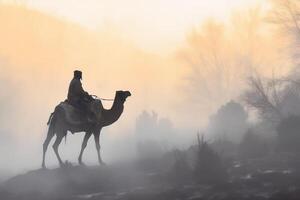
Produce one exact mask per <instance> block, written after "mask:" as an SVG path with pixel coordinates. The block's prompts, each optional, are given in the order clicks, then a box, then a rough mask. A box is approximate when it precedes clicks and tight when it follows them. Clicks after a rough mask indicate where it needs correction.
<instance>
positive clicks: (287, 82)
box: [242, 75, 300, 122]
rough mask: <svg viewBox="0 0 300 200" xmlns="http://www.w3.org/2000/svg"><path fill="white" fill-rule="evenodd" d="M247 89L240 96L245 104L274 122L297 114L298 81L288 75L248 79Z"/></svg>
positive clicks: (299, 88)
mask: <svg viewBox="0 0 300 200" xmlns="http://www.w3.org/2000/svg"><path fill="white" fill-rule="evenodd" d="M248 85H249V89H248V90H246V91H245V92H244V93H243V95H242V98H243V100H244V102H245V103H246V105H248V106H249V107H250V108H253V109H255V110H256V111H257V112H258V114H259V116H260V117H262V118H265V119H268V120H271V121H274V122H278V121H280V120H282V119H283V118H284V117H287V116H290V115H295V114H296V115H298V114H300V113H299V112H298V107H299V106H298V104H299V102H300V81H299V80H297V79H293V77H291V76H288V77H284V78H277V79H276V78H274V77H273V78H270V79H268V78H262V77H260V76H258V75H257V76H252V77H250V78H249V79H248Z"/></svg>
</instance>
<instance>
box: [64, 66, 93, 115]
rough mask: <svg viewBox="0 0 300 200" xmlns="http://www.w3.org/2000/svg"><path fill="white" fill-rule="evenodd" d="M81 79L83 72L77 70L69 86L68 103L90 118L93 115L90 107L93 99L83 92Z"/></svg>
mask: <svg viewBox="0 0 300 200" xmlns="http://www.w3.org/2000/svg"><path fill="white" fill-rule="evenodd" d="M81 79H82V72H81V71H79V70H75V71H74V77H73V79H72V81H71V82H70V85H69V91H68V102H69V103H70V104H71V105H73V106H74V107H76V108H78V109H79V110H82V111H83V112H84V113H86V114H87V115H88V116H89V118H90V117H91V116H92V115H91V111H90V110H89V108H88V105H89V103H90V102H91V101H93V97H92V96H91V95H89V93H88V92H86V91H84V90H83V88H82V84H81Z"/></svg>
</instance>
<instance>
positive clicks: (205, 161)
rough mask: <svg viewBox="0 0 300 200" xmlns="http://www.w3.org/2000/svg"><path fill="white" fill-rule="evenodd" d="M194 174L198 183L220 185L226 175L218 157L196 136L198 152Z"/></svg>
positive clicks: (202, 139)
mask: <svg viewBox="0 0 300 200" xmlns="http://www.w3.org/2000/svg"><path fill="white" fill-rule="evenodd" d="M196 159H197V160H196V163H195V168H194V173H195V178H196V180H197V182H199V183H222V182H224V181H226V178H227V173H226V169H225V168H224V167H223V164H222V160H221V158H220V156H219V155H218V154H217V153H216V152H215V151H214V150H213V149H212V148H211V147H210V146H209V144H208V143H207V142H206V141H204V138H203V136H202V137H201V139H200V138H199V135H198V152H197V158H196Z"/></svg>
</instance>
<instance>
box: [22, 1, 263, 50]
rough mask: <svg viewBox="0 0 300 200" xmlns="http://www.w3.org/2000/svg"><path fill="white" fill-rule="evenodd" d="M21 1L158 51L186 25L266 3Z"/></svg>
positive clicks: (173, 45) (171, 46)
mask: <svg viewBox="0 0 300 200" xmlns="http://www.w3.org/2000/svg"><path fill="white" fill-rule="evenodd" d="M18 2H22V0H21V1H18ZM24 4H26V5H28V6H29V7H34V8H37V9H40V10H42V11H45V12H47V13H50V14H53V15H56V16H61V17H63V18H65V19H68V20H70V21H74V22H76V23H79V24H81V25H83V26H85V27H88V28H90V29H97V28H102V27H105V28H115V29H119V30H121V31H120V32H121V33H122V37H124V38H126V39H129V40H132V41H133V42H135V43H136V44H137V45H138V46H139V47H141V48H143V49H145V50H147V51H151V52H160V53H169V52H170V51H172V50H174V49H175V48H176V45H178V43H180V42H182V41H183V40H184V39H185V34H186V30H187V29H189V28H191V27H193V26H198V25H199V24H200V23H201V21H203V20H204V19H206V18H208V17H214V18H216V19H218V20H221V21H226V20H228V18H230V15H231V13H232V11H234V10H240V9H244V8H247V7H255V6H260V7H262V8H263V9H267V7H268V4H267V1H266V0H209V1H207V0H184V1H183V0H127V1H119V0H86V1H76V0H63V1H62V0H51V1H46V0H26V1H25V0H24Z"/></svg>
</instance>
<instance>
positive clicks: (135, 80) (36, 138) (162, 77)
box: [0, 1, 300, 181]
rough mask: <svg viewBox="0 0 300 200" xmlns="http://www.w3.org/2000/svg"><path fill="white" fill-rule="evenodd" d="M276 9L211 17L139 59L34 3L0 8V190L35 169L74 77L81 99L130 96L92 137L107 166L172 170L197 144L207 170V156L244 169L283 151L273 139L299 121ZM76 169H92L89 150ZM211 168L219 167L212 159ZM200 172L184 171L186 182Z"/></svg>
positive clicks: (141, 52)
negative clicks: (78, 77)
mask: <svg viewBox="0 0 300 200" xmlns="http://www.w3.org/2000/svg"><path fill="white" fill-rule="evenodd" d="M278 2H279V1H274V2H271V3H270V4H268V5H269V6H270V7H268V9H266V8H265V7H264V6H262V5H265V4H262V5H256V6H253V7H249V6H248V7H247V6H245V7H242V8H239V9H238V10H231V11H230V17H228V18H226V20H220V18H217V17H213V16H212V17H207V18H205V19H203V20H199V22H197V25H196V26H192V25H191V26H189V27H186V26H187V25H185V29H184V36H183V39H182V40H176V42H175V40H172V42H171V40H170V46H172V48H167V49H169V50H168V51H167V53H166V48H163V47H162V48H161V51H160V50H157V49H159V48H158V46H156V47H155V48H153V46H152V47H149V46H148V47H149V48H143V45H141V37H139V36H136V35H140V34H141V33H139V34H136V35H135V34H132V32H131V31H132V30H131V31H128V32H124V31H125V30H124V29H122V27H118V25H116V24H114V23H109V22H108V23H107V24H106V25H105V26H101V27H98V28H96V29H91V28H88V27H86V26H83V25H82V24H80V23H78V22H77V21H76V20H69V19H68V18H64V17H61V16H59V15H55V14H53V13H52V14H51V13H49V12H46V11H45V10H44V9H40V7H39V6H32V5H35V4H34V3H33V4H31V3H29V4H26V3H24V4H23V3H21V4H17V3H7V2H6V3H0V26H1V33H0V44H1V45H0V69H1V74H0V88H1V90H0V91H1V93H0V107H1V113H0V156H1V165H0V177H1V178H0V181H2V180H6V179H8V178H10V177H12V176H13V175H16V174H19V173H24V172H27V171H28V170H33V169H39V168H40V166H41V159H42V143H43V141H44V139H45V137H46V134H47V129H48V127H47V124H46V123H47V121H48V119H49V116H50V113H52V112H53V111H54V108H55V106H56V105H57V104H59V103H60V102H61V101H64V100H65V99H66V96H67V89H68V86H69V82H70V80H71V79H72V76H73V71H74V70H76V69H79V70H82V72H83V80H82V82H83V87H84V89H85V90H86V91H88V92H89V93H90V94H95V95H97V96H98V97H101V98H113V97H114V95H115V91H117V90H129V91H130V92H131V94H132V96H131V97H128V99H127V101H126V102H125V104H124V107H125V109H124V112H123V114H122V116H121V117H120V119H119V120H118V121H117V122H116V123H114V124H113V125H111V126H109V127H106V128H104V129H103V130H102V132H101V136H100V138H101V139H100V144H101V153H102V157H103V160H104V161H105V162H106V163H108V164H112V165H113V164H115V163H120V162H123V163H124V162H132V163H134V162H136V161H141V163H142V165H143V164H145V163H150V165H151V161H153V160H155V159H158V158H159V159H161V157H163V158H165V160H164V159H163V158H162V159H161V160H155V161H156V162H157V163H159V166H160V167H161V166H165V165H168V166H169V163H167V162H168V161H169V160H174V159H173V158H172V159H170V157H172V156H170V155H173V154H174V155H175V157H176V159H177V160H176V159H175V163H176V162H177V161H178V162H179V163H181V161H182V160H181V158H190V157H193V156H195V148H196V147H195V145H196V146H197V144H198V145H199V147H200V146H201V147H203V149H206V148H207V149H208V150H205V152H206V153H207V152H208V154H209V155H211V156H212V157H213V158H214V156H216V155H215V154H214V153H210V152H213V151H216V152H217V153H220V154H222V156H224V157H225V158H228V157H230V158H231V157H234V158H238V159H240V158H243V159H244V158H245V159H247V158H253V157H259V158H261V156H265V155H266V154H267V152H274V151H275V150H278V149H285V148H287V146H289V145H288V144H289V142H290V140H288V139H286V138H285V136H282V135H284V134H283V133H284V132H285V130H287V128H286V127H289V126H293V125H295V126H296V124H297V120H298V118H297V116H298V115H299V114H300V109H299V105H298V102H299V99H300V97H299V94H298V93H299V87H298V85H299V84H298V80H299V77H298V75H299V70H298V62H299V61H298V59H297V56H295V55H297V52H298V46H299V45H298V44H299V37H297V35H296V36H295V29H296V28H297V27H296V28H295V27H293V23H292V22H291V21H288V20H289V18H288V17H287V18H285V19H284V20H287V21H284V20H283V19H282V18H278V16H283V15H278V12H280V11H282V10H283V11H286V10H284V9H285V7H281V4H278ZM296 8H298V7H296V6H295V10H296ZM164 9H165V8H164ZM275 11H276V12H275ZM277 11H278V12H277ZM125 13H126V12H125ZM279 14H280V13H279ZM281 14H282V13H281ZM282 21H284V22H286V24H284V22H282ZM146 22H147V21H145V23H146ZM181 29H182V27H181ZM153 31H154V32H155V30H153ZM160 31H162V30H158V32H160ZM131 34H132V35H131ZM156 34H158V33H156ZM164 34H166V33H164ZM124 35H130V37H124ZM154 35H155V34H154ZM135 36H136V40H135ZM150 36H151V35H147V37H150ZM144 37H146V36H145V35H144V36H143V37H142V40H146V38H144ZM170 37H172V36H171V35H170ZM149 40H150V41H153V38H149ZM145 44H147V43H145ZM155 44H157V43H155ZM152 45H153V44H152ZM164 45H166V43H164ZM150 46H151V45H150ZM149 49H151V50H149ZM153 49H155V51H154V50H153ZM170 49H171V50H170ZM102 103H103V104H104V106H105V108H110V107H111V106H112V102H111V101H103V102H102ZM290 123H291V124H292V125H291V124H290ZM196 133H201V135H202V139H201V140H200V139H199V138H200V134H199V135H198V137H199V138H198V140H197V137H196ZM293 134H294V132H292V133H291V135H293ZM277 135H278V137H277ZM83 136H84V133H76V134H74V135H72V134H71V133H69V134H68V135H67V138H66V140H64V141H63V142H62V143H61V145H60V149H59V152H60V154H61V156H62V158H63V160H67V161H69V162H71V163H72V164H74V165H76V164H77V158H78V155H79V151H80V147H81V143H82V139H83ZM278 138H284V139H283V140H280V139H278ZM52 143H53V141H52ZM52 143H51V144H50V146H51V145H52ZM207 145H208V146H207ZM276 145H279V147H277V146H276ZM253 146H254V147H253ZM200 149H201V148H200ZM210 149H213V150H210ZM254 149H256V150H257V151H254ZM266 149H267V150H266ZM170 152H171V153H170ZM201 155H202V154H201ZM268 155H269V154H268ZM164 156H165V157H164ZM201 158H202V157H201ZM83 159H84V161H85V163H86V164H87V165H91V166H94V165H98V163H97V154H96V148H95V144H94V141H93V139H90V141H89V143H88V146H87V149H86V151H85V153H84V156H83ZM46 160H47V161H46V162H47V166H49V168H56V167H58V163H57V159H56V156H55V154H54V152H53V149H52V148H49V149H48V153H47V158H46ZM149 160H150V162H149ZM187 160H188V159H187ZM191 160H192V161H190V160H189V161H187V162H188V163H189V162H191V163H193V162H195V161H194V160H195V159H194V160H193V159H191ZM213 160H215V161H212V162H216V163H217V165H218V166H219V163H218V162H219V161H218V156H216V158H215V159H213ZM232 160H233V158H232ZM220 162H221V161H220ZM141 163H140V164H141ZM153 163H155V162H153ZM153 163H152V164H153ZM166 163H167V164H166ZM183 163H184V162H183ZM213 164H215V163H213ZM157 165H158V164H157ZM180 166H181V165H180ZM220 166H221V164H220ZM181 167H182V166H181ZM202 167H203V166H201V165H200V166H199V165H198V164H197V163H196V164H195V170H196V171H197V170H199V171H201V170H202ZM128 168H130V167H128ZM159 169H160V168H159ZM168 169H169V168H168ZM172 169H173V168H172ZM176 169H177V168H176ZM180 169H181V170H182V168H180ZM114 170H115V169H114ZM118 170H120V169H117V172H119V171H118ZM216 170H219V171H222V170H223V169H219V168H216ZM120 171H122V170H120ZM180 172H181V171H180ZM222 172H223V171H222ZM128 173H129V174H130V173H133V172H131V171H130V172H128ZM170 173H171V174H172V173H175V174H176V172H173V171H171V172H170ZM197 173H198V171H197ZM220 173H221V172H220ZM170 176H171V178H172V177H173V176H172V175H170ZM182 176H183V177H184V176H185V175H184V174H183V175H182ZM220 177H223V175H220ZM223 178H224V179H225V175H224V177H223ZM204 179H205V178H204ZM172 180H173V179H172ZM222 180H223V179H222Z"/></svg>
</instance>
